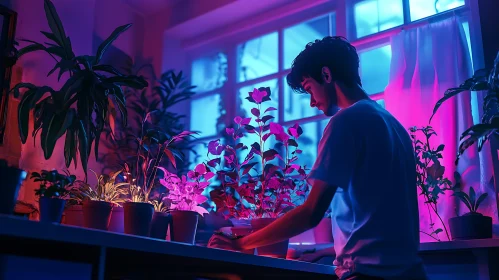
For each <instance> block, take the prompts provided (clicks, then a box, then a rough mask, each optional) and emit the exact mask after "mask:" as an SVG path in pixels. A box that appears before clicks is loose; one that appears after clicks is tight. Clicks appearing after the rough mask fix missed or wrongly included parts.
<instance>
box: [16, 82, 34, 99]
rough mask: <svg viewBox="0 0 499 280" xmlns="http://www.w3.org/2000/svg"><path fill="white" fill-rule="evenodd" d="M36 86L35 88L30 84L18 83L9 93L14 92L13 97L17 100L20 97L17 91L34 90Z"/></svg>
mask: <svg viewBox="0 0 499 280" xmlns="http://www.w3.org/2000/svg"><path fill="white" fill-rule="evenodd" d="M36 87H37V86H35V85H34V84H32V83H18V84H17V85H15V86H14V87H13V88H12V89H11V90H10V91H11V92H14V97H15V98H19V96H20V95H21V92H20V91H19V90H20V89H23V88H24V89H28V90H30V89H35V88H36Z"/></svg>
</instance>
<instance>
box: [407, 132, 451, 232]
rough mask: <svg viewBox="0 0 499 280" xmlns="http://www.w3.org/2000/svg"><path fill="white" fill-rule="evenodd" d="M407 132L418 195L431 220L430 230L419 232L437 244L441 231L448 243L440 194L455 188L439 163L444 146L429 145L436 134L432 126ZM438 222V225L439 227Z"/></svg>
mask: <svg viewBox="0 0 499 280" xmlns="http://www.w3.org/2000/svg"><path fill="white" fill-rule="evenodd" d="M409 133H410V137H411V139H412V143H413V146H414V153H415V158H416V185H417V186H418V188H419V190H420V195H422V196H423V197H424V199H425V200H424V206H425V207H426V208H427V210H428V213H429V216H428V217H429V219H430V221H429V222H430V223H429V230H425V229H422V230H420V232H421V233H422V234H424V235H426V236H429V237H431V238H432V239H434V240H436V241H441V236H440V233H442V232H443V233H444V234H445V238H446V239H447V240H451V237H450V234H449V230H448V229H447V226H446V224H445V222H444V221H443V219H442V217H441V216H440V213H439V212H438V205H439V204H438V202H439V197H440V195H442V194H444V193H445V192H446V191H449V190H452V189H453V188H454V187H455V186H454V187H453V185H452V182H451V181H450V180H449V179H448V178H446V177H445V176H444V173H445V166H442V165H441V163H440V160H441V159H443V155H442V152H443V151H444V149H445V145H444V144H440V145H438V147H434V146H433V145H431V143H430V142H431V140H430V139H431V137H432V136H436V135H437V133H436V132H435V130H434V129H433V128H432V127H431V126H425V127H411V128H409ZM419 135H422V137H419ZM456 175H459V173H457V172H455V173H454V177H456ZM457 183H458V181H457V180H456V184H457ZM438 223H440V226H439V225H438Z"/></svg>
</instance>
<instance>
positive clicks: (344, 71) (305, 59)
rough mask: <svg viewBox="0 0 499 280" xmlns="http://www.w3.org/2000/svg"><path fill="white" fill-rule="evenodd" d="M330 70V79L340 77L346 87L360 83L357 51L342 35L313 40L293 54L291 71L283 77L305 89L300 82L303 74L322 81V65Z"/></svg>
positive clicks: (319, 81)
mask: <svg viewBox="0 0 499 280" xmlns="http://www.w3.org/2000/svg"><path fill="white" fill-rule="evenodd" d="M324 66H327V67H328V68H329V69H330V70H331V75H332V76H333V77H332V78H333V80H336V81H340V82H342V83H344V84H345V85H347V86H349V87H353V86H354V85H355V84H358V85H362V83H361V81H360V76H359V55H358V54H357V50H356V49H355V47H354V46H352V45H351V44H350V43H349V42H348V41H347V40H346V39H345V38H344V37H341V36H327V37H324V38H323V39H322V40H315V42H310V43H308V44H307V45H306V46H305V49H304V50H303V51H302V52H301V53H300V54H299V55H298V56H297V57H296V58H295V60H294V61H293V65H292V67H291V73H289V74H288V76H287V77H286V79H287V82H288V85H289V86H290V87H291V88H292V89H293V90H294V91H297V92H302V93H303V92H305V89H304V88H303V87H302V85H301V83H302V81H303V78H305V77H310V78H313V79H314V80H316V81H317V82H318V83H320V84H322V82H323V79H322V67H324Z"/></svg>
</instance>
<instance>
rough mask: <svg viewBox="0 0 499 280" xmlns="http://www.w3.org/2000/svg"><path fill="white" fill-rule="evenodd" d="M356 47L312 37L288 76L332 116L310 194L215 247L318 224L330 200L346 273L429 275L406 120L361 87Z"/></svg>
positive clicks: (248, 244) (272, 239)
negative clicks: (250, 230)
mask: <svg viewBox="0 0 499 280" xmlns="http://www.w3.org/2000/svg"><path fill="white" fill-rule="evenodd" d="M358 68H359V57H358V54H357V52H356V49H355V47H353V46H352V45H351V44H349V43H348V42H347V41H346V40H345V39H344V38H342V37H325V38H324V39H322V40H316V41H315V42H313V43H309V44H307V46H306V47H305V49H304V50H303V51H302V52H301V53H300V54H299V55H298V56H297V57H296V59H295V61H294V62H293V66H292V68H291V73H290V74H288V76H287V82H288V84H289V86H290V87H291V88H292V89H293V90H295V91H298V92H304V93H308V94H310V106H312V107H317V108H318V109H320V110H321V111H323V112H324V114H325V115H327V116H332V118H331V120H330V121H329V124H328V125H327V127H326V129H325V130H324V134H323V137H322V139H321V141H320V144H319V152H318V156H317V160H316V162H315V164H314V166H313V168H312V170H311V171H310V174H309V176H308V179H307V180H308V181H309V182H310V183H311V185H312V190H311V192H310V194H309V196H308V198H307V200H306V202H305V203H304V204H303V205H301V206H298V207H296V208H295V209H294V210H292V211H290V212H289V213H287V214H286V215H284V216H283V217H281V218H279V219H277V220H276V221H275V222H274V223H272V224H270V225H269V226H267V227H266V228H264V229H261V230H259V231H257V232H255V233H253V234H250V235H248V236H245V237H243V238H241V239H238V240H230V239H229V238H226V237H223V236H214V237H213V238H212V239H211V240H210V242H209V246H210V247H215V248H222V249H229V250H242V249H251V248H255V247H259V246H263V245H268V244H273V243H276V242H279V241H282V240H285V239H288V238H290V237H293V236H295V235H297V234H299V233H302V232H304V231H306V230H308V229H310V228H313V227H315V226H316V225H317V224H318V223H319V221H320V220H321V219H322V217H323V215H324V213H325V212H326V210H327V209H328V207H329V206H331V210H332V217H331V218H332V222H333V229H332V230H333V237H334V251H335V252H336V260H335V261H334V265H336V270H335V271H336V274H337V275H338V277H339V278H340V279H358V280H360V279H404V280H409V279H415V280H416V279H418V280H419V279H426V275H425V271H424V268H423V265H422V262H421V260H420V259H419V257H418V255H417V253H418V248H419V214H418V207H417V188H416V166H415V158H414V150H413V148H412V143H411V139H410V137H409V135H408V133H407V131H406V130H405V128H404V127H403V126H402V125H401V124H400V123H399V122H398V121H397V120H396V119H395V118H394V117H393V116H392V115H391V114H390V113H388V112H387V111H386V110H384V109H383V108H381V106H379V105H378V104H377V103H376V102H375V101H373V100H371V99H370V98H369V97H368V95H367V94H366V92H365V91H364V90H363V89H362V84H361V80H360V76H359V74H358Z"/></svg>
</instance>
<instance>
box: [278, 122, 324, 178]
mask: <svg viewBox="0 0 499 280" xmlns="http://www.w3.org/2000/svg"><path fill="white" fill-rule="evenodd" d="M300 126H301V128H302V129H303V134H302V135H300V137H299V138H298V141H297V142H298V149H300V150H302V153H301V154H299V155H298V160H297V161H295V162H294V163H296V164H300V165H302V166H305V167H306V169H307V170H309V169H311V168H312V166H313V165H314V163H315V160H316V159H317V147H318V143H319V139H317V137H318V134H317V132H318V129H320V128H319V127H318V126H319V123H318V122H316V121H315V122H310V123H304V124H300ZM286 129H287V127H286Z"/></svg>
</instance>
